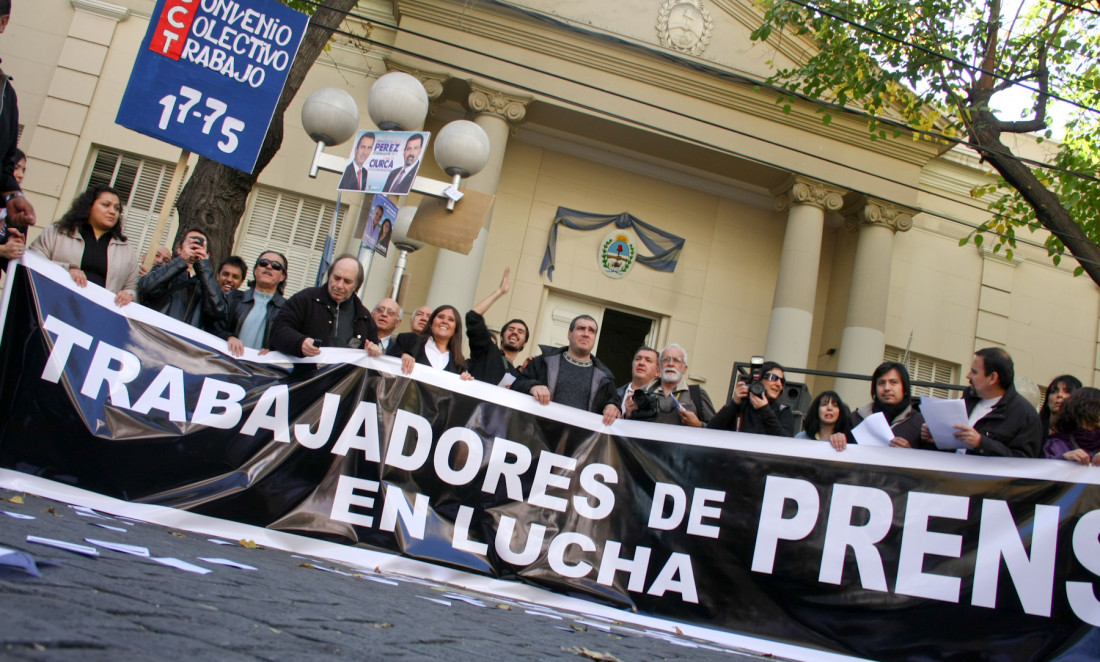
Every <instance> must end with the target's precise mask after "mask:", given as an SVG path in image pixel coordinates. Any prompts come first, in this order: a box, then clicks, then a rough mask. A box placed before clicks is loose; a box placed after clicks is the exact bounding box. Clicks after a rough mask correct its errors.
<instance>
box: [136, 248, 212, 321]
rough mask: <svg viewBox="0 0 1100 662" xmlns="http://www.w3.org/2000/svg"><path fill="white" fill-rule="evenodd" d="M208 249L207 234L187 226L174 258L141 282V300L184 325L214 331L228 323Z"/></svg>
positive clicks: (142, 278)
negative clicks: (220, 325)
mask: <svg viewBox="0 0 1100 662" xmlns="http://www.w3.org/2000/svg"><path fill="white" fill-rule="evenodd" d="M209 251H210V240H209V239H208V238H207V236H206V233H204V232H203V231H202V230H200V229H198V228H188V229H187V230H186V231H184V232H183V234H181V235H180V240H179V241H178V242H176V246H175V257H173V258H172V259H171V261H169V262H168V264H162V265H160V266H158V267H154V268H153V270H152V271H150V272H149V273H147V274H145V275H144V276H142V277H141V280H139V281H138V288H137V291H138V301H139V302H140V303H141V304H142V305H143V306H146V307H148V308H152V309H153V310H156V311H158V312H161V313H164V314H165V315H168V316H169V317H172V318H175V319H178V320H179V321H181V322H183V323H184V324H190V325H191V326H193V327H196V328H199V329H203V330H206V331H211V332H215V331H216V330H217V326H218V325H219V324H221V323H224V322H225V317H226V303H225V295H224V294H223V293H222V290H221V287H220V286H219V285H218V280H217V278H216V276H215V274H214V268H213V267H211V266H210V252H209Z"/></svg>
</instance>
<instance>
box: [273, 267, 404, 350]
mask: <svg viewBox="0 0 1100 662" xmlns="http://www.w3.org/2000/svg"><path fill="white" fill-rule="evenodd" d="M362 284H363V265H362V264H360V263H359V260H357V259H356V258H355V256H354V255H347V254H345V255H341V256H340V257H338V258H336V259H335V260H334V261H333V262H332V266H331V267H329V270H328V282H327V284H326V285H324V286H322V287H310V288H306V289H304V290H302V291H301V292H298V293H297V294H295V295H294V296H292V297H290V298H289V299H287V302H286V303H285V304H284V305H283V309H282V311H280V313H279V315H278V316H277V317H276V318H275V322H274V323H273V324H272V326H271V336H270V342H271V348H272V349H274V350H276V351H279V352H282V353H283V354H289V355H290V356H317V355H318V354H320V353H321V347H322V346H324V347H352V348H355V349H366V350H367V351H368V352H369V353H370V355H371V356H379V355H381V354H382V348H381V347H379V346H378V327H377V326H376V325H375V323H374V319H373V318H372V317H371V314H370V311H369V310H367V307H366V306H364V305H363V302H362V301H360V300H359V297H358V296H356V295H355V292H356V291H357V290H358V289H359V287H360V286H361V285H362ZM318 343H320V344H318Z"/></svg>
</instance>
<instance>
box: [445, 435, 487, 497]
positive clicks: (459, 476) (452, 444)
mask: <svg viewBox="0 0 1100 662" xmlns="http://www.w3.org/2000/svg"><path fill="white" fill-rule="evenodd" d="M459 444H461V445H462V446H461V447H460V448H458V449H457V450H456V451H455V452H454V455H455V460H456V461H458V462H460V463H461V464H462V467H461V468H458V469H455V468H453V467H452V466H451V464H450V461H449V459H450V457H451V449H453V448H456V447H458V445H459ZM484 457H485V448H484V446H482V442H481V437H479V436H478V434H477V433H476V432H474V431H473V430H471V429H469V428H463V427H457V428H450V429H449V430H447V431H446V432H444V433H443V434H442V435H440V436H439V443H437V444H436V446H435V458H434V459H435V475H437V476H439V478H440V480H442V481H443V482H444V483H447V484H448V485H467V484H469V483H470V482H472V481H473V480H474V479H475V478H477V474H478V472H479V471H481V460H482V458H484Z"/></svg>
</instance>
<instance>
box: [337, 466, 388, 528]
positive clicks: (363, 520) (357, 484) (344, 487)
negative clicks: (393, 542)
mask: <svg viewBox="0 0 1100 662" xmlns="http://www.w3.org/2000/svg"><path fill="white" fill-rule="evenodd" d="M356 490H358V491H360V492H370V493H372V494H377V493H378V483H377V482H376V481H373V480H366V479H363V478H353V477H352V476H344V475H341V476H340V477H339V478H338V479H337V480H336V490H335V494H334V495H333V498H332V510H330V511H329V515H328V516H329V517H331V518H332V519H334V520H336V521H337V522H346V523H348V524H354V525H355V526H363V527H367V528H370V527H372V526H374V518H373V517H371V516H370V515H360V514H358V513H353V512H351V507H352V506H358V507H360V508H374V497H367V496H358V495H356V494H355V492H356Z"/></svg>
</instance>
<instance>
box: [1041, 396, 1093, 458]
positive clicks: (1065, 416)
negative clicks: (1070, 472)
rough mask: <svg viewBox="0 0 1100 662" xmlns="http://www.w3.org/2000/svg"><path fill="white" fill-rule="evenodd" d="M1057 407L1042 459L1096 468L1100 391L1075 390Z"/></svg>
mask: <svg viewBox="0 0 1100 662" xmlns="http://www.w3.org/2000/svg"><path fill="white" fill-rule="evenodd" d="M1061 404H1062V406H1061V412H1059V413H1058V415H1057V416H1056V417H1055V419H1054V432H1053V433H1051V435H1050V439H1047V443H1046V445H1045V446H1044V447H1043V457H1048V458H1052V459H1060V460H1069V461H1070V462H1076V463H1078V464H1084V465H1089V464H1092V465H1093V466H1100V389H1095V388H1091V387H1084V388H1079V389H1077V390H1076V391H1074V392H1073V394H1072V395H1070V396H1069V397H1068V398H1066V401H1065V402H1063V403H1061Z"/></svg>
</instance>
